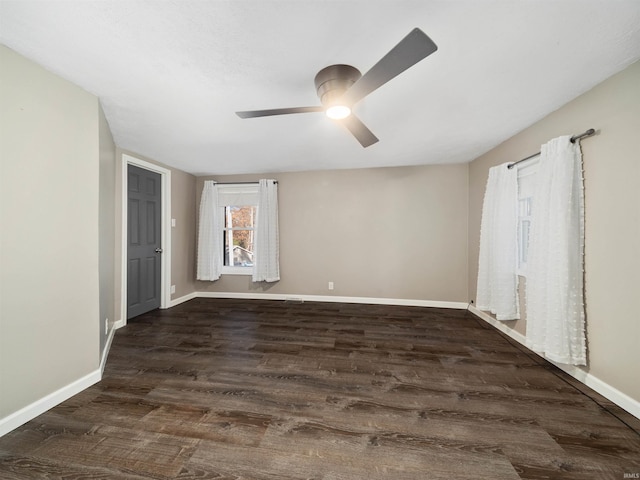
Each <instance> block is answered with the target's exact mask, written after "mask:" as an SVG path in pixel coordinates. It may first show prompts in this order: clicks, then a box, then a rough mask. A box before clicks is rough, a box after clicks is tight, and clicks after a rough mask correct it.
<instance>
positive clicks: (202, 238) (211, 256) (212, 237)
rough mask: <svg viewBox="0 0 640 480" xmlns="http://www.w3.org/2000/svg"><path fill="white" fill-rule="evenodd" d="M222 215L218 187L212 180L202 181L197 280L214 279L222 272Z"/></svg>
mask: <svg viewBox="0 0 640 480" xmlns="http://www.w3.org/2000/svg"><path fill="white" fill-rule="evenodd" d="M222 221H223V219H222V215H220V207H219V205H218V188H217V186H216V183H215V182H214V181H212V180H206V181H205V182H204V188H203V190H202V198H201V199H200V217H199V224H198V254H197V269H196V270H197V271H196V278H197V279H198V280H208V281H214V280H218V279H219V278H220V274H221V273H222V262H223V259H222V228H223V226H222Z"/></svg>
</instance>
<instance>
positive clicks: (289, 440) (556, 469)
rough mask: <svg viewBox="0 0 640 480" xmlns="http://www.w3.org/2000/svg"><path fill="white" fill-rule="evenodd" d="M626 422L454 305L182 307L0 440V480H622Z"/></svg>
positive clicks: (135, 326) (125, 333)
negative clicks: (91, 379)
mask: <svg viewBox="0 0 640 480" xmlns="http://www.w3.org/2000/svg"><path fill="white" fill-rule="evenodd" d="M637 425H640V422H638V421H637V419H635V418H634V417H631V416H629V415H628V414H626V413H625V412H622V411H621V410H620V409H619V407H617V406H615V405H613V404H611V402H609V401H608V400H606V399H604V398H603V397H601V396H600V395H598V394H597V393H595V392H593V391H592V390H590V389H589V388H588V387H586V386H584V385H582V384H579V383H577V382H575V381H574V380H573V379H571V378H570V377H568V376H567V375H566V374H565V373H564V372H561V371H560V370H558V369H556V368H555V367H553V366H552V365H550V364H548V363H547V362H545V361H543V360H542V359H540V358H539V357H537V356H536V355H535V354H533V353H531V352H529V351H528V350H527V349H525V348H524V347H522V346H520V345H516V344H514V343H513V341H512V340H510V339H508V338H507V337H505V336H504V335H503V334H501V333H499V332H498V331H497V330H495V329H493V328H492V327H490V326H488V325H487V324H485V323H484V322H481V321H479V320H478V319H477V318H476V317H474V316H473V315H472V314H471V313H469V312H467V311H463V310H447V309H430V308H420V307H404V306H389V305H386V306H385V305H357V304H337V303H310V302H305V303H295V302H280V301H257V300H256V301H246V300H221V299H194V300H191V301H189V302H186V303H184V304H181V305H179V306H177V307H174V308H172V309H169V310H164V311H160V310H156V311H153V312H149V313H148V314H145V315H142V316H140V317H138V318H136V319H134V320H132V321H131V322H130V323H129V325H128V326H127V327H125V328H123V329H120V330H119V331H118V332H117V333H116V335H115V338H114V341H113V344H112V347H111V352H110V355H109V359H108V361H107V366H106V369H105V375H104V378H103V379H102V381H101V382H99V383H98V384H96V385H94V386H92V387H90V388H89V389H87V390H85V391H83V392H81V393H80V394H78V395H76V396H75V397H73V398H71V399H69V400H68V401H66V402H64V403H62V404H61V405H59V406H57V407H55V408H53V409H51V410H50V411H48V412H46V413H44V414H43V415H41V416H39V417H37V418H36V419H34V420H32V421H31V422H28V423H27V424H25V425H23V426H22V427H20V428H18V429H16V430H14V431H13V432H10V433H9V434H7V435H5V436H4V437H2V438H0V478H2V479H5V478H7V479H30V478H60V479H62V478H65V479H84V478H87V479H89V478H91V479H94V478H95V479H102V478H110V479H111V478H114V479H120V478H122V479H125V480H128V479H131V480H139V479H142V478H153V479H159V480H160V479H162V480H168V479H181V480H187V479H216V480H276V479H277V480H311V479H313V480H355V479H358V480H361V479H364V478H366V479H370V480H378V479H384V480H391V479H393V480H403V479H406V480H413V479H416V480H417V479H420V480H422V479H435V480H439V479H443V480H444V479H447V480H449V479H453V478H456V479H486V480H516V479H531V480H534V479H535V480H538V479H561V480H562V479H569V480H574V479H576V480H577V479H581V480H582V479H589V478H594V479H623V478H624V477H625V474H626V475H628V476H627V478H633V475H635V474H640V434H639V432H638V431H636V430H635V429H634V427H636V426H637Z"/></svg>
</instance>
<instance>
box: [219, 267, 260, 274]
mask: <svg viewBox="0 0 640 480" xmlns="http://www.w3.org/2000/svg"><path fill="white" fill-rule="evenodd" d="M220 273H221V274H222V275H249V276H250V275H253V267H222V272H220Z"/></svg>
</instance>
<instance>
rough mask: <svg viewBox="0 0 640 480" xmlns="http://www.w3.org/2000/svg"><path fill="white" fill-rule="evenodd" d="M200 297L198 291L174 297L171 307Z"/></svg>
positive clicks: (170, 303)
mask: <svg viewBox="0 0 640 480" xmlns="http://www.w3.org/2000/svg"><path fill="white" fill-rule="evenodd" d="M197 297H198V292H192V293H190V294H188V295H184V296H182V297H179V298H174V299H172V300H171V301H170V302H169V308H171V307H175V306H176V305H180V304H181V303H184V302H188V301H189V300H193V299H194V298H197Z"/></svg>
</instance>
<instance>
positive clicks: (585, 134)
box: [507, 128, 596, 168]
mask: <svg viewBox="0 0 640 480" xmlns="http://www.w3.org/2000/svg"><path fill="white" fill-rule="evenodd" d="M595 134H596V131H595V130H594V129H593V128H590V129H589V130H587V131H586V132H583V133H580V134H578V135H574V136H573V137H571V139H570V141H571V143H576V142H577V141H578V140H580V139H581V138H585V137H590V136H592V135H595ZM538 155H540V152H538V153H534V154H533V155H529V156H528V157H527V158H523V159H522V160H518V161H517V162H514V163H510V164H509V165H507V168H513V167H515V166H516V165H518V164H519V163H522V162H526V161H527V160H530V159H532V158H533V157H537V156H538Z"/></svg>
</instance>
